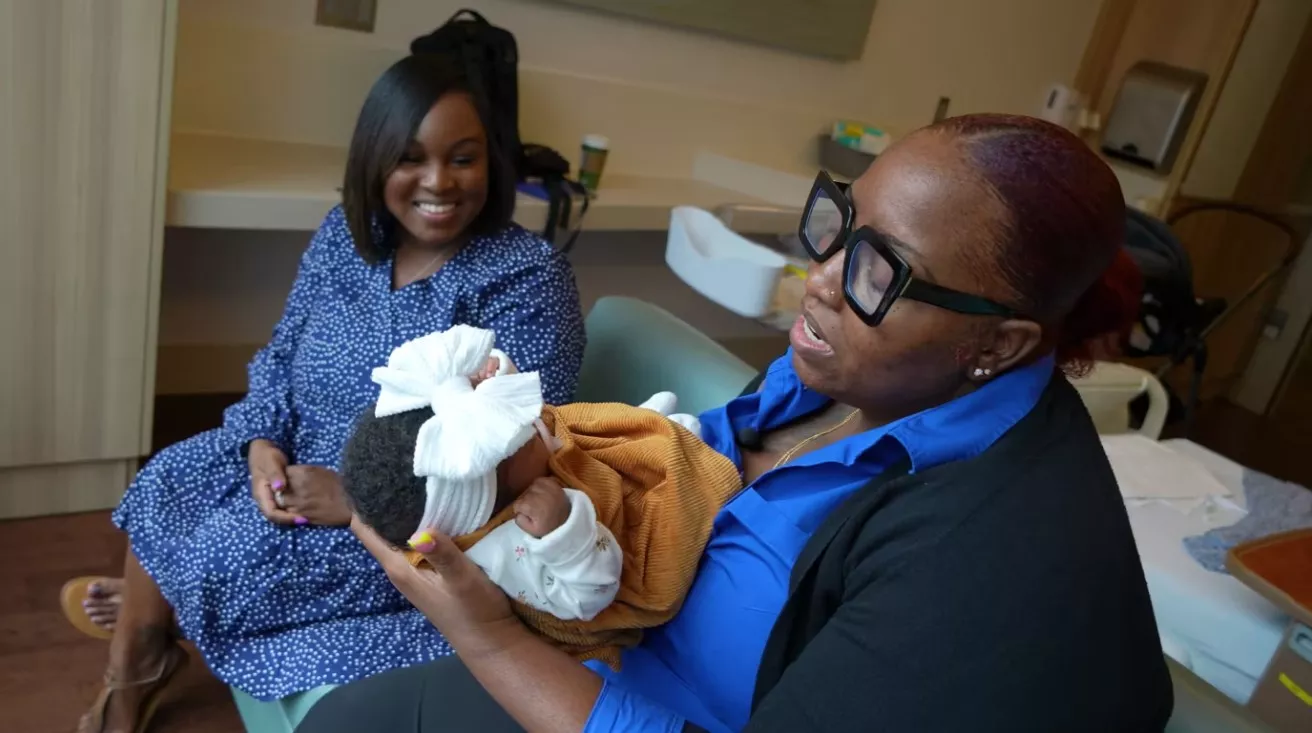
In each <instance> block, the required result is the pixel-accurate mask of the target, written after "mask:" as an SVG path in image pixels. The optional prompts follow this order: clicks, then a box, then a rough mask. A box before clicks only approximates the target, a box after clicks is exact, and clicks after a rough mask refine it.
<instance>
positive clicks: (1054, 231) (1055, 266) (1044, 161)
mask: <svg viewBox="0 0 1312 733" xmlns="http://www.w3.org/2000/svg"><path fill="white" fill-rule="evenodd" d="M930 130H932V131H935V132H938V133H941V134H946V135H950V136H951V137H953V138H954V139H955V140H956V141H957V142H958V143H959V144H961V145H963V146H964V148H965V149H966V151H967V153H968V155H969V159H970V162H971V164H972V166H973V167H974V169H975V171H976V172H977V173H978V175H979V176H980V177H981V178H982V179H983V180H984V182H985V183H986V184H987V185H988V186H989V187H990V188H991V189H992V192H993V193H994V194H996V195H997V197H998V199H999V200H1000V201H1001V202H1002V204H1003V205H1004V206H1005V207H1006V209H1007V211H1008V214H1009V216H1008V220H1007V221H1006V222H1005V224H1004V227H1003V236H1002V241H1000V242H998V243H997V244H998V250H997V252H996V253H994V257H993V259H994V260H995V261H996V263H997V265H998V268H999V272H1000V274H1001V275H1002V277H1003V279H1004V281H1005V282H1006V283H1007V285H1008V286H1010V288H1011V289H1012V290H1013V291H1014V295H1015V298H1016V301H1015V305H1017V306H1018V307H1019V308H1020V310H1021V312H1023V313H1026V314H1028V315H1030V316H1031V317H1033V318H1035V319H1036V320H1039V321H1040V322H1042V323H1043V324H1044V325H1045V327H1046V328H1048V329H1052V328H1055V329H1056V333H1055V335H1054V336H1053V337H1052V338H1053V343H1054V346H1055V348H1056V351H1057V359H1058V361H1060V362H1061V363H1062V364H1063V365H1064V366H1066V367H1067V368H1068V369H1070V370H1074V371H1076V372H1078V371H1081V370H1082V369H1084V368H1087V365H1088V363H1089V361H1090V360H1091V357H1092V353H1091V350H1090V349H1091V348H1092V345H1093V344H1094V343H1095V342H1097V341H1098V340H1100V339H1104V340H1105V339H1106V337H1108V336H1115V337H1119V338H1117V339H1116V341H1117V342H1118V343H1119V342H1121V341H1123V340H1124V336H1125V335H1126V334H1127V333H1128V332H1129V329H1130V327H1131V325H1132V324H1133V322H1134V319H1135V317H1136V315H1137V314H1138V310H1139V303H1140V298H1141V292H1142V287H1143V283H1142V278H1141V275H1140V273H1139V269H1138V267H1137V266H1136V265H1135V263H1134V261H1133V260H1132V259H1130V257H1129V256H1128V255H1127V254H1126V253H1125V249H1124V246H1123V245H1124V243H1125V199H1124V197H1123V196H1122V195H1121V187H1120V183H1119V182H1118V181H1117V180H1116V176H1115V175H1114V174H1113V173H1112V171H1111V168H1109V167H1108V166H1107V164H1106V163H1104V162H1103V161H1102V159H1101V158H1099V157H1098V156H1097V155H1096V154H1095V153H1094V152H1093V151H1092V150H1090V149H1089V147H1088V146H1087V145H1085V144H1084V142H1083V141H1081V140H1080V139H1079V138H1078V137H1076V136H1075V135H1073V134H1071V133H1070V132H1069V131H1067V130H1066V129H1064V128H1062V127H1058V126H1057V125H1054V124H1051V123H1049V122H1045V121H1043V120H1039V119H1035V118H1033V117H1022V116H1018V115H997V114H980V115H966V116H962V117H952V118H949V119H947V120H944V121H943V122H940V123H938V124H937V125H934V126H933V127H931V128H930Z"/></svg>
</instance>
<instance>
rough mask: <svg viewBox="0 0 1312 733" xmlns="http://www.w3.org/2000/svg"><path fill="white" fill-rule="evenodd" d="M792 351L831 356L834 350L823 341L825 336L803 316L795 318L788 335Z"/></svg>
mask: <svg viewBox="0 0 1312 733" xmlns="http://www.w3.org/2000/svg"><path fill="white" fill-rule="evenodd" d="M788 340H789V341H790V342H792V345H793V349H795V350H798V351H809V352H812V353H815V354H831V353H833V351H834V348H833V347H832V346H830V345H829V342H828V341H826V340H825V335H824V333H823V332H821V331H820V329H818V328H816V326H815V324H813V323H811V321H810V319H808V318H807V317H806V316H805V315H801V316H798V317H797V322H796V323H794V324H793V329H792V331H790V332H789V334H788Z"/></svg>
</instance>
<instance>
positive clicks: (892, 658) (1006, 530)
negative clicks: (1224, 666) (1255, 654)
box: [689, 375, 1172, 733]
mask: <svg viewBox="0 0 1312 733" xmlns="http://www.w3.org/2000/svg"><path fill="white" fill-rule="evenodd" d="M752 707H753V713H752V718H751V721H750V722H749V723H748V725H747V728H746V730H747V731H752V732H774V731H778V732H779V733H785V732H786V733H798V732H800V731H863V732H864V731H887V732H890V733H934V732H936V731H945V732H952V733H957V732H962V733H964V732H966V731H970V732H971V733H978V732H984V731H997V732H998V733H1002V732H1003V731H1006V732H1007V733H1020V732H1023V731H1035V732H1036V733H1037V732H1039V731H1042V732H1043V733H1079V732H1081V731H1088V732H1089V733H1094V732H1095V731H1096V732H1097V733H1109V732H1111V731H1115V732H1116V733H1139V732H1141V731H1143V732H1146V731H1160V730H1162V729H1163V727H1164V726H1165V725H1166V721H1167V719H1168V718H1169V717H1170V714H1171V709H1172V692H1171V681H1170V677H1169V675H1168V673H1167V669H1166V663H1165V660H1164V659H1163V657H1162V652H1161V646H1160V641H1159V639H1158V635H1157V627H1156V623H1155V621H1154V620H1153V612H1152V606H1151V603H1150V601H1149V597H1148V590H1147V586H1146V584H1145V582H1144V577H1143V570H1142V567H1141V566H1140V564H1139V557H1138V553H1137V551H1136V549H1135V545H1134V538H1133V536H1132V535H1131V534H1130V525H1129V521H1128V519H1127V517H1126V514H1125V508H1124V505H1123V504H1122V502H1121V496H1120V492H1119V491H1118V490H1117V487H1116V480H1115V477H1114V476H1113V475H1112V472H1111V467H1110V466H1109V465H1108V463H1107V458H1106V456H1105V455H1104V453H1103V450H1102V446H1101V444H1100V443H1099V441H1098V436H1097V433H1096V432H1095V430H1094V427H1093V423H1092V421H1091V420H1090V419H1089V416H1088V413H1087V412H1086V410H1085V408H1084V405H1083V404H1082V403H1081V401H1080V399H1079V396H1078V394H1077V393H1076V392H1075V390H1074V388H1073V387H1071V385H1070V383H1069V382H1067V381H1066V380H1065V379H1064V378H1062V377H1061V376H1060V375H1058V376H1055V377H1054V378H1053V380H1052V382H1051V384H1050V385H1049V386H1048V388H1047V389H1046V390H1045V391H1044V393H1043V395H1042V396H1041V397H1040V399H1039V401H1038V403H1037V405H1036V406H1035V408H1034V410H1033V411H1032V412H1031V413H1030V414H1029V415H1028V416H1026V417H1025V418H1024V419H1023V420H1021V421H1020V422H1019V423H1017V425H1016V426H1015V427H1014V428H1012V429H1011V430H1010V431H1009V432H1008V433H1007V434H1006V435H1004V436H1003V437H1002V438H1000V439H999V440H998V441H997V442H996V443H995V444H994V445H993V446H992V447H991V448H989V449H988V450H987V451H985V452H984V453H983V454H981V455H979V456H978V457H976V458H973V459H971V460H966V461H959V462H956V463H951V464H947V465H943V466H938V467H935V468H932V469H929V470H927V471H924V472H920V473H916V474H912V475H907V474H905V473H904V472H899V471H890V472H889V474H888V475H886V476H884V477H882V478H880V479H877V480H875V481H872V482H871V483H870V484H868V485H867V486H865V487H864V488H863V489H861V490H860V491H858V492H857V493H856V494H855V495H853V496H852V497H851V498H850V499H848V501H847V502H845V503H844V504H843V505H842V506H841V507H840V508H839V509H838V510H837V511H835V512H834V513H833V514H832V515H831V516H830V517H829V519H828V520H827V521H825V522H824V523H823V524H822V525H821V526H820V528H819V529H818V530H817V531H816V533H815V535H814V536H813V537H812V538H811V540H810V542H809V543H808V544H807V545H806V547H805V548H804V549H803V551H802V554H801V556H800V557H799V558H798V561H797V563H796V565H795V567H794V568H793V573H792V579H791V583H790V591H789V596H788V600H787V602H786V603H785V605H784V608H783V611H782V613H781V614H780V616H779V619H778V621H777V622H776V623H775V626H774V629H773V631H772V633H771V635H770V638H769V641H768V643H767V645H766V648H765V653H764V656H763V658H762V661H761V666H760V669H759V671H758V673H757V679H756V694H755V697H754V700H753V706H752ZM689 729H690V730H696V729H695V728H694V727H692V726H689Z"/></svg>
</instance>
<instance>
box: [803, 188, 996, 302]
mask: <svg viewBox="0 0 1312 733" xmlns="http://www.w3.org/2000/svg"><path fill="white" fill-rule="evenodd" d="M847 189H848V186H847V184H840V183H837V182H835V181H834V179H832V178H830V177H829V174H828V173H826V172H824V171H820V173H819V174H818V175H817V176H816V177H815V184H814V185H813V186H812V187H811V195H810V196H809V197H808V198H807V200H806V209H805V210H804V211H803V212H802V219H801V221H800V222H799V223H798V226H797V235H798V238H800V239H801V240H802V245H803V246H804V247H805V248H806V253H807V254H808V255H810V256H811V259H813V260H815V261H816V262H825V261H826V260H828V259H829V258H831V257H833V256H834V255H835V254H837V253H838V252H839V251H842V252H843V253H844V261H843V298H844V299H845V300H846V301H847V304H848V305H849V306H850V307H851V308H852V310H853V312H855V313H856V314H857V315H858V316H860V317H861V320H863V321H865V323H866V324H867V325H869V326H878V325H879V324H880V322H881V321H883V320H884V316H885V314H887V313H888V311H889V309H890V308H892V307H893V304H894V303H896V302H897V299H898V298H909V299H911V300H917V301H920V302H921V303H928V304H929V305H932V306H937V307H939V308H944V309H946V310H950V311H952V312H954V313H963V314H966V315H972V316H1003V317H1006V318H1016V317H1018V316H1019V315H1020V314H1019V313H1017V312H1016V311H1015V310H1013V309H1011V308H1008V307H1007V306H1005V305H1002V304H1000V303H995V302H993V301H992V300H989V299H988V298H984V297H981V296H978V295H971V294H970V293H963V292H961V291H959V290H953V289H951V288H945V287H943V286H942V285H935V284H934V283H931V282H928V281H925V280H921V279H918V278H916V277H915V276H914V275H913V270H912V267H911V265H910V264H909V263H908V262H907V261H906V260H905V259H903V258H902V256H901V255H900V254H898V253H897V252H895V251H894V250H893V249H892V248H891V247H889V246H888V244H887V243H885V241H884V238H883V237H881V236H880V235H879V234H878V232H876V231H875V230H874V229H872V228H870V227H868V226H864V227H861V228H859V229H857V230H856V231H855V232H854V231H852V223H853V222H852V220H853V216H854V214H855V212H854V211H853V209H852V203H851V201H850V200H849V199H848V197H847ZM822 194H823V195H824V196H826V197H827V198H829V199H830V200H831V201H833V203H834V206H835V207H836V208H837V209H838V212H839V215H840V216H841V217H842V219H843V223H842V227H841V228H840V229H839V231H838V232H837V233H836V234H835V235H834V238H833V240H831V241H830V242H829V243H828V246H827V247H826V248H825V249H824V250H823V251H821V249H820V247H819V244H818V243H816V242H812V241H811V239H810V236H809V235H808V233H807V231H806V224H807V222H808V220H809V219H810V218H811V210H812V209H813V208H814V207H815V204H816V201H817V199H818V198H819V197H820V196H821V195H822ZM863 245H864V246H869V247H870V248H871V249H873V250H874V251H875V253H876V254H878V255H879V256H880V257H881V258H883V259H884V261H885V262H887V263H888V265H889V267H890V268H891V269H892V271H893V281H892V282H891V283H890V284H889V287H888V289H887V290H886V291H885V292H884V295H883V297H882V298H881V299H880V301H879V304H878V305H877V306H876V307H875V308H874V309H873V310H870V309H869V308H868V307H867V306H865V305H863V304H862V303H861V301H860V300H858V299H857V297H856V296H855V295H854V294H853V278H854V277H857V276H859V275H860V273H858V272H856V271H855V269H854V268H853V264H852V263H853V262H854V261H855V259H856V258H854V257H853V256H852V255H853V251H854V250H856V248H857V247H860V246H863Z"/></svg>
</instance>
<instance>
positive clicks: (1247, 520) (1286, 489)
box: [1184, 470, 1312, 573]
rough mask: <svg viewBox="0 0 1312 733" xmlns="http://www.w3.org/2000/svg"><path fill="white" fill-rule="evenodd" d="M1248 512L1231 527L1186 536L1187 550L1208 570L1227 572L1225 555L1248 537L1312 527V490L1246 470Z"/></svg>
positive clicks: (1249, 538)
mask: <svg viewBox="0 0 1312 733" xmlns="http://www.w3.org/2000/svg"><path fill="white" fill-rule="evenodd" d="M1244 498H1245V499H1246V500H1247V501H1248V515H1247V516H1245V517H1244V518H1243V519H1240V520H1239V521H1238V522H1235V523H1234V524H1232V525H1230V526H1228V527H1217V528H1216V529H1212V530H1208V531H1207V532H1204V533H1203V534H1200V535H1196V536H1194V537H1186V538H1184V549H1185V550H1186V551H1187V552H1188V553H1189V554H1190V556H1192V557H1193V559H1195V560H1197V561H1198V564H1200V565H1202V566H1203V567H1205V568H1207V569H1208V570H1211V571H1214V572H1217V573H1224V572H1226V569H1225V555H1226V553H1227V552H1228V551H1229V550H1230V548H1231V547H1234V546H1235V545H1237V544H1239V543H1241V542H1247V541H1248V540H1254V539H1257V538H1259V537H1266V536H1267V535H1273V534H1276V533H1278V532H1288V531H1290V530H1295V529H1303V528H1304V527H1312V491H1309V490H1308V489H1307V488H1306V487H1303V486H1299V485H1298V484H1291V483H1289V482H1288V481H1281V480H1280V479H1277V478H1274V477H1271V476H1268V475H1266V474H1264V473H1258V472H1257V471H1249V470H1245V471H1244Z"/></svg>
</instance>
